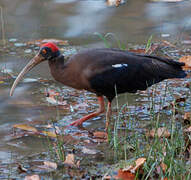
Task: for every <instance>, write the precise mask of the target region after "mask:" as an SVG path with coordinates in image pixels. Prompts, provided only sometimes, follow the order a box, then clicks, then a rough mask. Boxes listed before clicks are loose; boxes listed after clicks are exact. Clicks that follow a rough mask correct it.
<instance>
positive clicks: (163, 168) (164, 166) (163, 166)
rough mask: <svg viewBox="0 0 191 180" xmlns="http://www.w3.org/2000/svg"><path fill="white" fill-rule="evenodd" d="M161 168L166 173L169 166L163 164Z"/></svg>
mask: <svg viewBox="0 0 191 180" xmlns="http://www.w3.org/2000/svg"><path fill="white" fill-rule="evenodd" d="M160 166H161V168H162V170H163V173H165V172H166V169H167V165H166V164H165V163H163V162H161V164H160Z"/></svg>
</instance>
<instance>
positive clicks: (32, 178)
mask: <svg viewBox="0 0 191 180" xmlns="http://www.w3.org/2000/svg"><path fill="white" fill-rule="evenodd" d="M24 180H40V177H39V175H37V174H34V175H31V176H30V175H29V176H25V179H24Z"/></svg>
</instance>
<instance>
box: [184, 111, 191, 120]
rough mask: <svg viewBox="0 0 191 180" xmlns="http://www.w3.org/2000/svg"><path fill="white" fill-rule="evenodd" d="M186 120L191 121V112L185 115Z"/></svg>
mask: <svg viewBox="0 0 191 180" xmlns="http://www.w3.org/2000/svg"><path fill="white" fill-rule="evenodd" d="M184 120H191V112H186V113H185V114H184Z"/></svg>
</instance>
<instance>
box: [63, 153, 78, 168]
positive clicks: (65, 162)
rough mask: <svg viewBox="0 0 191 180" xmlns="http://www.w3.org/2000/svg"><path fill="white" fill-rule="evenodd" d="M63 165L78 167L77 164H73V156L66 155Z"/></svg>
mask: <svg viewBox="0 0 191 180" xmlns="http://www.w3.org/2000/svg"><path fill="white" fill-rule="evenodd" d="M64 164H67V165H70V166H74V167H79V162H75V156H74V154H73V153H72V154H68V155H67V156H66V159H65V161H64Z"/></svg>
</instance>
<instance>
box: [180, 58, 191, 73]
mask: <svg viewBox="0 0 191 180" xmlns="http://www.w3.org/2000/svg"><path fill="white" fill-rule="evenodd" d="M179 62H184V63H185V66H184V67H183V69H184V70H190V69H191V56H182V57H181V58H180V59H179Z"/></svg>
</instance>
